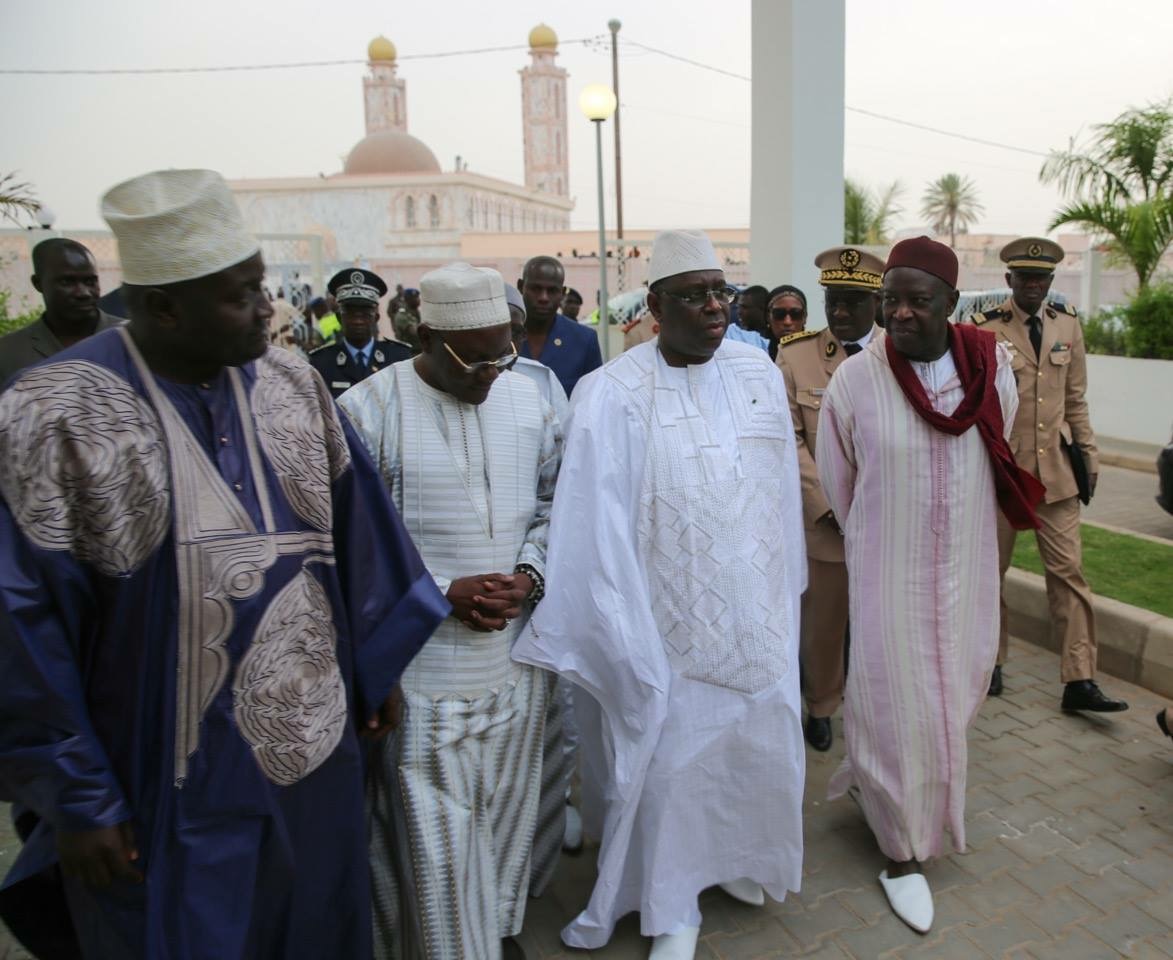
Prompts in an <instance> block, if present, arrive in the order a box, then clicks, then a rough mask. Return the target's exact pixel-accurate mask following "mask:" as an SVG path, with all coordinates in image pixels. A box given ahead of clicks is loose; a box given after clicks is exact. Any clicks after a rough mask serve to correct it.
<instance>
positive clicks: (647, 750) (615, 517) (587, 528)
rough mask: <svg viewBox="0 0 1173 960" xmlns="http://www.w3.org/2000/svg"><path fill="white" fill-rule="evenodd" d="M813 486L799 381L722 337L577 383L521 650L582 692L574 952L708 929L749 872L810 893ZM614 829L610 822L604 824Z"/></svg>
mask: <svg viewBox="0 0 1173 960" xmlns="http://www.w3.org/2000/svg"><path fill="white" fill-rule="evenodd" d="M805 571H806V562H805V556H804V547H803V535H802V516H801V495H800V490H799V479H798V464H797V458H796V455H795V445H794V435H793V430H792V427H791V422H790V417H789V414H788V406H787V401H786V394H785V389H784V386H783V382H782V377H781V375H780V374H779V373H778V370H777V369H776V368H775V367H774V366H773V364H771V363H770V360H769V358H768V357H767V356H766V355H765V354H764V353H762V351H760V350H757V349H755V348H753V347H748V346H745V345H742V344H738V343H731V342H729V341H726V342H725V343H723V344H722V346H721V347H720V349H719V350H718V351H717V353H716V355H715V357H714V359H713V360H712V361H710V362H709V363H706V364H702V365H698V366H691V367H688V368H686V369H684V370H674V369H671V368H669V367H668V366H667V365H666V364H665V363H664V361H663V358H662V357H661V355H660V353H659V349H658V346H657V344H656V343H655V342H649V343H646V344H641V345H640V346H638V347H635V348H633V349H632V350H629V351H628V352H627V353H625V354H624V355H623V356H622V357H619V358H618V359H616V360H614V361H612V362H611V363H609V364H608V365H607V366H606V367H604V368H603V369H602V370H600V371H598V372H595V373H592V374H590V375H589V376H588V377H585V378H584V379H583V380H582V381H581V382H580V384H579V386H578V389H577V390H576V391H575V396H574V399H573V400H572V403H571V413H570V420H569V425H568V428H567V446H566V456H565V459H564V462H563V466H562V471H561V473H560V477H559V483H558V492H557V496H556V497H555V502H554V512H553V516H552V519H551V543H550V553H549V558H548V564H547V578H546V599H545V600H544V601H543V602H542V603H541V605H540V606H539V607H538V609H537V611H536V612H535V615H534V617H533V618H532V620H531V623H530V625H529V626H528V627H527V629H526V630H525V631H523V632H522V634H521V636H520V637H519V638H518V641H517V643H516V645H515V646H514V657H515V658H517V659H520V660H522V661H525V662H528V663H534V664H537V665H539V666H543V667H546V668H547V669H552V670H557V671H558V672H559V673H561V674H563V675H564V676H567V677H569V678H570V679H572V680H573V681H574V682H575V683H577V684H579V685H580V686H581V687H582V688H584V690H585V691H586V692H587V693H589V694H590V696H577V697H576V699H575V704H576V709H578V710H579V722H580V726H581V733H582V748H583V787H584V815H585V817H586V822H587V826H588V829H589V830H590V831H591V832H592V833H594V834H595V835H597V836H598V835H601V836H602V840H603V845H602V850H601V851H600V856H599V877H598V880H597V882H596V885H595V889H594V892H593V894H592V896H591V900H590V904H589V905H588V906H587V908H586V910H585V911H584V912H583V913H582V914H581V915H580V916H579V917H578V918H577V919H576V920H575V921H574V922H573V923H571V924H570V925H569V926H568V927H567V928H566V930H565V931H563V938H564V940H565V941H566V943H568V944H570V945H571V946H576V947H586V948H597V947H601V946H603V945H604V944H605V943H606V942H607V941H608V940H609V939H610V936H611V932H612V930H613V928H614V925H615V922H616V921H617V920H618V919H619V918H620V917H621V916H623V915H624V914H626V913H629V912H631V911H633V910H638V911H640V913H641V930H642V932H643V933H644V934H645V935H655V934H659V933H664V932H666V931H668V930H670V929H672V928H674V927H676V926H678V925H679V924H681V923H694V924H695V923H699V920H700V915H699V912H698V908H697V896H698V894H699V893H700V891H701V890H703V889H705V888H706V887H709V886H712V885H713V884H716V883H720V882H723V881H728V880H735V879H739V878H749V879H752V880H755V881H757V882H759V883H761V884H762V885H763V886H764V887H765V888H766V890H767V892H769V894H770V895H771V896H773V897H774V898H775V899H779V900H780V899H782V898H783V897H784V896H785V894H786V892H787V891H788V890H797V889H798V886H799V879H800V875H801V867H802V822H801V805H802V793H803V776H804V754H803V746H802V731H801V718H800V712H799V711H800V708H799V690H798V663H797V656H798V654H797V650H798V646H797V645H798V610H799V597H800V595H801V593H802V591H803V590H804V589H805V576H806V573H805ZM600 828H601V829H600Z"/></svg>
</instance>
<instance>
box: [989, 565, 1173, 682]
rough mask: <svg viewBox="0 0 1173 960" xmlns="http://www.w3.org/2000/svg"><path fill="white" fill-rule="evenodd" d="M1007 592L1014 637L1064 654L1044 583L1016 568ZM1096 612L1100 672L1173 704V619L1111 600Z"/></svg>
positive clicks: (1102, 600) (1100, 602) (1101, 600)
mask: <svg viewBox="0 0 1173 960" xmlns="http://www.w3.org/2000/svg"><path fill="white" fill-rule="evenodd" d="M1005 591H1006V606H1007V609H1008V610H1009V613H1010V634H1011V635H1012V636H1015V637H1018V638H1019V639H1021V640H1025V641H1027V642H1028V643H1033V644H1034V645H1035V646H1038V647H1043V648H1045V649H1047V650H1051V651H1054V652H1055V653H1058V652H1059V644H1058V643H1057V642H1056V641H1055V639H1054V638H1053V637H1052V636H1051V611H1050V608H1049V607H1048V605H1047V589H1046V583H1045V581H1044V580H1043V578H1042V577H1040V576H1039V575H1038V574H1034V573H1028V572H1027V571H1025V570H1019V569H1018V568H1017V567H1011V568H1010V569H1009V570H1008V571H1007V573H1006V584H1005ZM1093 606H1094V608H1095V613H1096V636H1097V637H1098V639H1099V669H1100V670H1102V671H1103V672H1104V673H1108V674H1111V675H1112V676H1114V677H1119V678H1120V679H1121V680H1127V681H1128V682H1129V683H1135V684H1138V685H1140V686H1142V687H1144V688H1146V689H1148V690H1152V691H1153V692H1154V693H1157V694H1160V695H1161V696H1163V697H1168V698H1169V699H1171V700H1173V619H1170V618H1169V617H1163V616H1161V615H1160V614H1159V613H1153V612H1152V611H1151V610H1142V609H1141V608H1140V607H1133V606H1130V605H1129V604H1127V603H1121V602H1120V601H1119V600H1110V599H1108V598H1107V597H1093ZM1056 679H1058V677H1056Z"/></svg>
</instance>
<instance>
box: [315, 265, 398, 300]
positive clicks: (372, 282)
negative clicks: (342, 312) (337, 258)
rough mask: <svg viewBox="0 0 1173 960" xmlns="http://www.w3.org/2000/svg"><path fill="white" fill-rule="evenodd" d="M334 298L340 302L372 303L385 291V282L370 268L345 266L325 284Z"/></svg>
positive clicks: (383, 294)
mask: <svg viewBox="0 0 1173 960" xmlns="http://www.w3.org/2000/svg"><path fill="white" fill-rule="evenodd" d="M326 289H327V290H329V291H330V293H331V294H332V295H333V297H334V299H335V300H337V301H338V302H339V303H340V304H342V303H373V304H376V305H378V303H379V301H380V300H381V299H382V298H383V296H385V295H386V293H387V284H386V283H384V282H383V278H382V277H380V276H379V275H378V274H377V273H374V272H373V271H371V270H364V269H362V268H361V267H347V268H345V269H343V270H339V271H338V272H337V273H336V274H334V276H332V277H331V278H330V282H329V283H328V284H326Z"/></svg>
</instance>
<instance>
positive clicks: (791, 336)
mask: <svg viewBox="0 0 1173 960" xmlns="http://www.w3.org/2000/svg"><path fill="white" fill-rule="evenodd" d="M822 332H823V331H822V330H799V331H798V333H788V334H786V336H784V337H783V338H782V339H781V340H779V341H778V347H779V349H781V348H782V347H785V346H788V345H789V344H791V343H797V342H798V341H799V340H806V339H807V338H808V337H817V336H818V335H819V334H820V333H822Z"/></svg>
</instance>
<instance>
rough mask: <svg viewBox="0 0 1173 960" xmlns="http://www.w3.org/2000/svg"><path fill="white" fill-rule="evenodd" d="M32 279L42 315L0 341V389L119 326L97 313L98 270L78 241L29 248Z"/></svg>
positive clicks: (52, 241)
mask: <svg viewBox="0 0 1173 960" xmlns="http://www.w3.org/2000/svg"><path fill="white" fill-rule="evenodd" d="M32 281H33V286H34V287H35V288H36V290H37V292H38V293H39V294H40V295H41V297H42V299H43V300H44V301H45V312H44V313H43V314H41V317H40V319H39V320H34V321H33V322H32V323H30V324H29V325H28V326H27V327H23V328H21V329H20V330H14V331H13V332H12V333H10V334H8V335H7V336H5V337H0V386H2V385H3V384H4V383H5V382H6V381H8V380H9V379H11V378H12V376H13V375H14V374H16V373H19V372H20V371H21V370H23V369H24V368H25V367H31V366H32V365H33V364H34V363H39V362H40V361H41V360H44V359H45V358H46V357H51V356H53V354H55V353H60V352H61V351H62V350H64V349H65V348H66V347H70V346H73V344H75V343H77V342H78V341H79V340H84V339H85V338H86V337H89V336H93V335H94V334H95V333H97V332H98V331H99V330H105V329H107V328H109V327H116V326H118V325H119V324H121V323H122V322H123V321H122V320H120V319H118V318H117V317H111V316H109V315H107V314H105V313H103V312H102V311H101V310H99V309H98V297H99V296H100V294H101V291H100V290H99V289H98V267H97V265H96V264H95V263H94V256H93V254H92V253H90V251H89V250H87V249H86V248H85V247H84V246H82V245H81V244H80V243H78V242H77V241H76V240H67V239H65V238H64V237H52V238H50V239H48V240H42V241H41V242H40V243H38V244H37V245H36V246H35V247H33V276H32Z"/></svg>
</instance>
